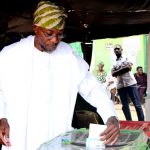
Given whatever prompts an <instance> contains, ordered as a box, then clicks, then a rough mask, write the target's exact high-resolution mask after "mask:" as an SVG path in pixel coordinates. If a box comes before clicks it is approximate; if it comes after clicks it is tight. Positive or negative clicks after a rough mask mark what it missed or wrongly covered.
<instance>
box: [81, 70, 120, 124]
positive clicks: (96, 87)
mask: <svg viewBox="0 0 150 150" xmlns="http://www.w3.org/2000/svg"><path fill="white" fill-rule="evenodd" d="M79 93H80V95H81V96H82V97H83V98H84V99H85V100H86V101H87V102H88V103H90V104H91V105H93V106H94V107H96V108H97V112H98V113H99V115H100V116H101V117H102V119H103V121H104V123H106V122H107V120H108V118H109V117H111V116H117V114H116V111H115V107H114V105H113V102H112V101H111V100H110V98H109V96H108V94H107V91H106V86H105V85H104V84H102V83H99V82H98V80H97V79H96V78H95V77H94V76H93V75H92V74H91V73H90V72H88V73H87V75H86V77H85V78H84V79H83V80H82V82H81V83H80V85H79Z"/></svg>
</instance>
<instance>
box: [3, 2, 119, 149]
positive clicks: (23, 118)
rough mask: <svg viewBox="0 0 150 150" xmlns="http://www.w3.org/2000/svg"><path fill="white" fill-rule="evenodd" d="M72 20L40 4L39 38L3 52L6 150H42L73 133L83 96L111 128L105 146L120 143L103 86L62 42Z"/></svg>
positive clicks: (36, 21) (37, 13)
mask: <svg viewBox="0 0 150 150" xmlns="http://www.w3.org/2000/svg"><path fill="white" fill-rule="evenodd" d="M66 17H67V15H66V13H65V12H64V9H63V7H59V6H57V5H56V4H54V3H51V2H50V1H40V2H39V3H38V6H37V8H36V10H35V12H34V16H33V20H34V21H33V24H34V25H33V30H34V33H35V36H32V35H30V36H28V37H27V38H24V39H21V40H20V41H19V42H17V43H13V44H11V45H9V46H6V47H4V48H3V50H2V51H1V52H0V140H1V141H2V143H3V146H2V150H8V149H9V150H36V149H38V147H39V146H40V145H41V144H43V143H44V142H46V141H49V140H51V139H53V138H55V137H56V136H58V135H60V134H62V133H65V132H67V131H70V130H72V129H73V128H72V127H71V123H72V116H73V112H74V106H75V102H76V97H77V93H80V95H81V96H82V97H83V98H84V99H85V100H86V101H87V102H88V103H90V104H91V105H93V106H94V107H96V108H97V112H98V113H99V114H100V115H101V117H102V119H103V121H104V123H105V124H106V125H107V128H106V130H105V131H103V132H102V133H101V134H100V140H102V141H104V144H111V145H112V144H114V143H116V141H117V140H118V138H119V135H120V131H119V121H118V118H117V115H116V112H115V108H114V106H113V103H112V101H111V100H110V99H109V97H108V95H107V94H106V91H105V90H104V88H103V84H100V83H99V82H98V80H97V79H96V77H94V76H93V75H92V74H91V73H90V72H89V66H88V64H87V63H86V62H85V61H84V60H83V59H82V58H81V57H79V56H77V55H76V54H75V53H74V52H73V49H72V48H71V47H70V45H69V44H67V43H65V42H63V41H62V38H63V33H64V27H65V19H66ZM8 147H9V148H8Z"/></svg>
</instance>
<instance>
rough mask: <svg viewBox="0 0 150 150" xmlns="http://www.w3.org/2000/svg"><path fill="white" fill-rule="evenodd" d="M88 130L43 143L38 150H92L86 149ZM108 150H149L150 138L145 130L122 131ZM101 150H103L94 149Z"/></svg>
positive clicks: (74, 132)
mask: <svg viewBox="0 0 150 150" xmlns="http://www.w3.org/2000/svg"><path fill="white" fill-rule="evenodd" d="M88 134H89V131H88V129H76V130H73V131H69V132H66V133H64V134H62V135H59V136H58V137H56V138H54V139H52V140H50V141H48V142H45V143H43V144H42V145H41V146H40V147H39V148H38V150H91V149H89V148H88V147H86V139H87V138H88ZM103 149H106V150H147V149H149V148H148V137H147V135H146V134H145V133H144V132H143V130H128V129H121V130H120V137H119V140H118V142H117V143H116V144H115V145H113V146H112V145H105V148H103ZM94 150H101V149H94Z"/></svg>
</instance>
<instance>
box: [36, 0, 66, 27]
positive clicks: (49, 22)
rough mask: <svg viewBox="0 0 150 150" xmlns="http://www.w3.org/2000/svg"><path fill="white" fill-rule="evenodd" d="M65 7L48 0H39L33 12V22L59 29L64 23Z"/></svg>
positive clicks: (40, 25)
mask: <svg viewBox="0 0 150 150" xmlns="http://www.w3.org/2000/svg"><path fill="white" fill-rule="evenodd" d="M66 17H67V14H65V9H64V8H63V7H60V6H56V5H55V4H54V3H51V2H50V1H41V2H39V3H38V5H37V9H36V11H35V12H34V14H33V18H34V19H33V24H34V25H37V26H39V27H42V28H46V29H58V30H61V29H63V28H64V25H65V18H66Z"/></svg>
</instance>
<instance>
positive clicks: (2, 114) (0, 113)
mask: <svg viewBox="0 0 150 150" xmlns="http://www.w3.org/2000/svg"><path fill="white" fill-rule="evenodd" d="M5 109H6V103H5V99H4V94H3V91H2V87H1V79H0V119H1V118H6V111H5Z"/></svg>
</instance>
